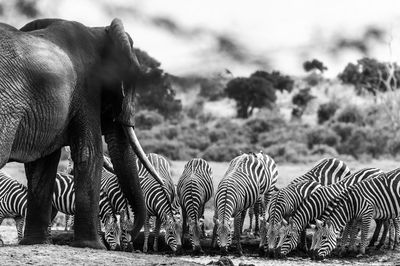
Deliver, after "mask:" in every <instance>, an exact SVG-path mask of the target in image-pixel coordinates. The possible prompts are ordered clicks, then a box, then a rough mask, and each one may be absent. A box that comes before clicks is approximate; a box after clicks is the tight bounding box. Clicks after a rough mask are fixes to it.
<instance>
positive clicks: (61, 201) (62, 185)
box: [51, 172, 120, 250]
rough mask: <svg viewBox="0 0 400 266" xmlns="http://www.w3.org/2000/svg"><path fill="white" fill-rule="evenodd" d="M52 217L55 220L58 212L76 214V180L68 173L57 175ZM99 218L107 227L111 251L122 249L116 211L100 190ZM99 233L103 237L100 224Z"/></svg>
mask: <svg viewBox="0 0 400 266" xmlns="http://www.w3.org/2000/svg"><path fill="white" fill-rule="evenodd" d="M52 209H53V210H52V215H51V220H54V218H55V216H56V215H57V212H62V213H64V214H67V215H74V214H75V188H74V178H73V176H72V175H69V174H66V173H61V172H59V173H57V175H56V179H55V183H54V190H53V195H52ZM99 217H100V219H101V222H102V223H103V224H104V227H105V238H106V242H107V244H108V245H109V246H110V249H111V250H119V249H120V241H119V238H120V237H119V227H118V224H117V219H116V217H115V210H114V209H113V207H112V205H111V201H110V200H109V198H108V196H107V193H106V192H104V191H102V190H100V201H99ZM98 232H99V234H100V235H101V225H100V222H99V223H98Z"/></svg>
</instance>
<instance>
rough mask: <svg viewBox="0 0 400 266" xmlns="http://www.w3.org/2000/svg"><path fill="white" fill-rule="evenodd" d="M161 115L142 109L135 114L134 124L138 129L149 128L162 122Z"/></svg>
mask: <svg viewBox="0 0 400 266" xmlns="http://www.w3.org/2000/svg"><path fill="white" fill-rule="evenodd" d="M163 120H164V119H163V117H162V116H161V115H160V114H159V113H157V112H155V111H147V110H142V111H139V112H138V113H137V114H136V116H135V122H136V126H137V127H138V128H140V129H151V128H152V127H153V126H156V125H159V124H161V123H162V122H163Z"/></svg>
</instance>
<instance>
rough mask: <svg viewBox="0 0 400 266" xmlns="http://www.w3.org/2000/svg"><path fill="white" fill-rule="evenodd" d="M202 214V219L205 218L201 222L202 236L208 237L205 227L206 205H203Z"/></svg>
mask: <svg viewBox="0 0 400 266" xmlns="http://www.w3.org/2000/svg"><path fill="white" fill-rule="evenodd" d="M200 214H201V216H200V217H201V219H203V222H202V223H201V225H200V226H201V234H202V235H201V238H206V237H207V236H206V228H205V226H204V205H203V206H202V207H201V212H200Z"/></svg>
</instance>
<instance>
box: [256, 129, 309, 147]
mask: <svg viewBox="0 0 400 266" xmlns="http://www.w3.org/2000/svg"><path fill="white" fill-rule="evenodd" d="M306 131H307V126H301V125H288V126H285V127H281V128H277V129H274V130H272V131H271V132H265V133H261V134H259V135H258V138H257V143H258V145H260V146H261V147H264V148H267V147H269V146H271V145H274V144H278V143H284V142H288V141H293V142H298V143H306V142H307V141H306V138H305V132H306Z"/></svg>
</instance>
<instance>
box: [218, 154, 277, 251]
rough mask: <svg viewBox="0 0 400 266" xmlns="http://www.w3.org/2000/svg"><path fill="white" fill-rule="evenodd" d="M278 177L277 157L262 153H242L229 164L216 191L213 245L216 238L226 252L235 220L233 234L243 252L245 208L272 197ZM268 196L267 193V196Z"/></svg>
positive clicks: (238, 249)
mask: <svg viewBox="0 0 400 266" xmlns="http://www.w3.org/2000/svg"><path fill="white" fill-rule="evenodd" d="M277 176H278V170H277V167H276V164H275V162H274V160H273V159H272V158H271V157H269V156H267V155H264V154H262V153H258V154H253V153H251V154H242V155H240V156H238V157H236V158H234V159H233V160H232V161H231V162H230V163H229V166H228V170H227V171H226V173H225V175H224V177H223V178H222V180H221V182H220V183H219V185H218V188H217V192H216V194H215V214H214V224H215V225H214V230H213V240H212V244H213V245H215V240H217V243H218V245H219V247H220V249H221V252H222V253H223V254H225V253H226V252H227V248H228V247H229V245H230V244H231V225H232V220H233V219H234V221H235V224H234V237H235V240H236V241H237V243H238V244H237V251H238V253H239V254H242V247H241V244H240V233H241V228H242V223H243V219H244V216H245V214H246V210H247V209H248V208H249V207H252V206H253V205H254V204H255V203H256V201H257V200H259V199H261V200H262V204H263V209H264V210H265V201H264V199H265V200H266V201H268V200H269V194H270V193H272V191H273V188H274V186H275V183H276V179H277ZM264 195H265V196H264Z"/></svg>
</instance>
